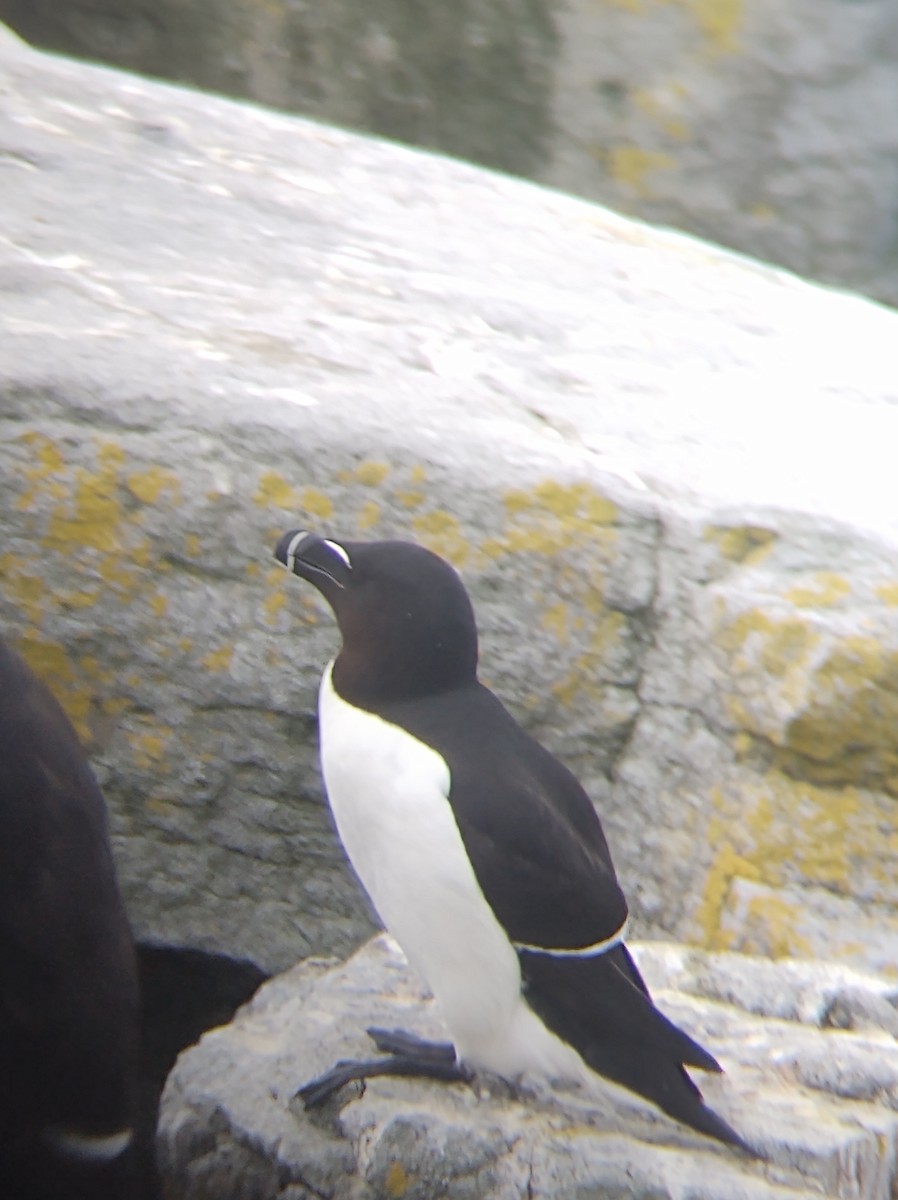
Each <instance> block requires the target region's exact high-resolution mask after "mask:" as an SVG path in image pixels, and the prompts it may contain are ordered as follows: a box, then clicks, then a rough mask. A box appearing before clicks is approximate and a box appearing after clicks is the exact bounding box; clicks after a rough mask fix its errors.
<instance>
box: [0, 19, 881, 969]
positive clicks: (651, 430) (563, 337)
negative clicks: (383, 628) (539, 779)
mask: <svg viewBox="0 0 898 1200" xmlns="http://www.w3.org/2000/svg"><path fill="white" fill-rule="evenodd" d="M0 73H2V80H3V85H2V87H3V90H2V96H0V172H2V175H0V178H2V183H3V197H4V205H3V212H4V217H3V228H2V230H0V334H2V336H0V511H2V514H3V525H4V538H3V544H2V547H0V622H2V626H3V629H4V632H5V634H6V636H8V637H10V638H11V640H12V641H13V642H14V643H15V644H16V645H18V646H19V647H20V648H21V649H22V651H23V652H24V653H25V655H26V656H27V658H28V660H29V661H30V662H31V664H32V665H33V666H34V667H35V669H36V670H38V671H39V672H40V673H41V674H42V675H43V676H44V677H45V678H47V679H48V680H49V681H50V682H51V684H52V685H53V687H54V689H55V690H56V691H57V693H58V694H59V695H60V696H61V698H62V699H63V701H64V702H65V703H66V705H67V708H68V711H69V713H70V715H71V716H72V718H73V719H74V721H75V722H76V724H77V726H78V729H79V732H80V733H81V734H82V736H83V737H84V738H85V739H86V741H87V743H88V745H89V747H90V750H91V753H92V756H93V762H94V765H95V767H96V769H97V771H98V773H99V775H100V777H101V781H102V784H103V787H104V791H105V794H106V797H107V800H108V802H109V805H110V808H111V811H112V816H113V822H114V836H115V845H116V850H117V855H118V864H119V873H120V878H121V880H122V883H123V887H124V889H125V892H126V897H127V900H128V904H129V908H130V911H131V913H132V916H133V919H134V922H135V925H136V927H137V931H138V933H139V935H140V936H143V937H149V938H152V939H154V940H161V941H166V942H176V943H181V944H189V945H194V946H197V947H200V948H203V949H207V950H213V951H216V950H223V951H225V952H227V953H229V954H232V955H235V956H243V957H249V958H252V959H254V960H255V961H256V962H258V963H259V964H260V965H262V966H263V967H265V968H266V969H269V970H271V969H277V968H281V967H284V966H286V965H288V964H290V963H291V962H293V961H295V959H296V958H298V957H301V956H303V955H306V954H309V953H332V952H338V953H343V952H345V951H347V950H348V949H350V948H351V947H353V946H354V945H356V944H358V942H359V941H360V940H361V939H362V938H364V937H365V936H366V935H367V934H368V933H370V931H371V929H372V922H371V918H370V914H369V913H368V912H367V910H366V908H365V905H364V903H363V901H362V900H361V898H360V895H359V892H358V889H357V887H356V884H355V882H354V881H353V880H352V879H351V877H350V876H349V874H348V872H347V871H346V868H345V866H344V864H343V859H342V855H341V852H340V850H339V848H338V847H337V845H336V842H335V839H334V836H333V832H332V829H331V826H330V822H329V818H328V814H327V811H326V807H325V804H324V800H323V797H322V793H321V787H320V780H319V776H318V770H317V756H316V746H315V732H316V731H315V702H316V701H315V695H316V687H317V680H318V677H319V675H320V671H321V669H322V667H323V665H324V663H325V662H326V661H327V659H328V657H329V656H330V655H332V654H333V653H334V651H335V649H336V646H337V639H336V633H335V630H334V627H333V624H332V620H331V618H330V616H329V614H328V613H327V612H326V611H325V610H324V609H323V607H322V606H321V605H320V604H319V603H318V602H317V600H316V598H315V596H314V595H313V594H311V589H305V590H304V589H303V588H302V587H301V585H299V584H298V581H296V580H295V579H292V578H291V577H290V576H288V575H287V574H286V573H285V572H283V571H282V570H281V569H280V568H278V567H277V566H276V564H275V563H274V561H273V559H272V548H273V545H274V543H275V541H276V538H277V536H278V535H279V534H280V532H282V531H283V530H284V529H285V528H290V527H296V526H297V525H305V526H308V527H310V528H314V529H318V530H322V531H325V532H330V533H333V534H334V535H336V536H339V535H341V534H342V535H344V536H349V537H370V538H377V537H384V536H402V537H409V538H412V539H416V540H418V541H421V542H424V543H425V544H427V545H429V546H431V547H432V548H433V549H435V550H437V551H438V552H440V553H442V554H444V555H446V556H447V557H449V558H450V559H451V560H452V561H453V562H455V563H456V564H457V565H458V566H459V567H460V568H461V570H462V571H463V573H464V576H465V579H466V582H467V583H468V586H469V588H470V590H471V593H472V596H473V599H474V603H475V606H476V609H477V612H478V616H479V621H480V626H481V635H482V638H481V641H482V671H483V677H484V679H485V680H486V681H487V682H488V683H489V684H490V685H491V686H493V687H494V688H495V690H496V691H497V692H498V693H499V694H500V695H501V696H502V697H503V699H505V700H506V701H507V703H508V704H509V705H510V707H511V708H512V709H513V710H514V712H515V713H516V715H517V716H518V717H519V718H520V719H521V720H522V721H524V722H525V724H526V725H527V727H528V728H529V729H530V730H531V731H532V732H533V733H534V734H536V736H538V737H539V738H541V739H542V740H544V741H545V742H546V743H547V744H548V745H549V746H550V747H551V748H552V749H553V750H554V751H555V752H556V753H558V754H559V755H561V756H562V758H563V759H564V760H565V761H566V762H567V763H568V764H569V766H570V767H571V768H572V769H573V770H574V771H575V772H576V773H577V774H578V775H579V776H580V777H581V778H582V780H583V782H584V784H585V785H586V787H587V788H588V789H589V791H590V792H591V794H592V796H593V798H594V800H595V802H596V804H597V805H598V807H599V810H600V812H601V814H602V818H603V821H604V823H605V827H606V830H607V833H608V836H609V841H610V843H611V846H612V850H613V852H614V855H615V859H616V862H617V865H618V868H619V871H620V874H621V877H622V881H623V884H624V887H625V889H626V891H627V893H628V895H629V896H630V899H631V901H632V907H633V909H634V912H635V916H636V920H637V928H638V929H640V930H642V931H646V930H647V931H649V932H652V933H655V934H659V935H666V936H672V937H675V938H678V939H680V940H685V941H689V942H692V943H696V944H699V945H703V946H705V947H708V948H715V949H741V950H747V951H751V952H757V953H761V954H774V955H786V956H788V955H792V956H803V957H810V958H813V957H817V956H822V957H825V958H836V959H843V960H845V961H850V962H854V963H855V964H857V965H861V966H866V967H868V968H871V969H879V968H889V967H890V966H891V965H892V964H894V962H895V961H896V955H898V877H896V873H895V870H894V862H895V855H896V851H898V834H896V832H895V830H896V822H895V805H896V799H898V751H896V738H895V730H896V728H898V682H896V681H898V620H896V612H898V566H896V553H895V551H896V545H898V505H896V503H895V500H896V485H895V470H894V461H895V454H894V448H895V446H896V445H898V392H896V384H895V372H894V358H895V354H894V348H895V346H896V344H898V316H896V315H895V314H892V313H890V312H888V311H887V310H884V309H881V308H878V307H877V306H876V305H874V304H872V303H869V302H867V301H863V300H860V299H857V298H854V297H851V296H847V295H841V294H836V293H832V292H828V291H826V290H824V289H821V288H817V287H811V286H808V285H806V284H804V283H802V282H800V281H799V280H797V279H795V278H793V277H791V276H787V275H785V274H783V273H779V272H776V271H773V270H771V269H769V268H766V267H762V266H760V265H759V264H756V263H751V262H747V261H743V260H740V259H737V258H734V257H733V256H731V255H729V254H727V253H725V252H723V251H720V250H717V249H715V248H714V247H712V246H709V245H705V244H702V243H699V242H695V241H691V240H689V239H686V238H683V237H680V236H676V235H672V234H670V233H665V232H662V231H658V230H654V229H652V228H650V227H648V226H644V225H639V224H636V223H633V222H630V221H626V220H623V219H621V218H618V217H615V216H613V215H611V214H609V213H608V212H607V211H605V210H603V209H601V208H598V207H596V206H594V205H591V204H587V203H584V202H581V201H577V200H574V199H571V198H567V197H564V196H562V195H559V194H556V193H553V192H549V191H545V190H541V189H539V188H536V187H533V186H531V185H528V184H524V183H522V182H519V181H515V180H512V179H509V178H505V177H501V176H498V175H493V174H490V173H488V172H486V171H482V170H479V169H476V168H473V167H468V166H464V165H461V164H459V163H456V162H452V161H448V160H445V159H442V158H439V157H436V156H431V155H426V154H422V153H416V152H413V151H410V150H405V149H401V148H399V147H397V146H395V145H389V144H386V143H382V142H378V141H375V140H371V139H365V138H361V137H355V136H352V135H349V134H347V133H344V132H340V131H338V130H335V129H332V128H329V127H326V126H323V125H318V124H314V123H312V122H309V121H305V120H301V119H299V118H291V117H286V116H283V115H278V114H275V113H272V112H268V111H265V110H263V109H260V108H255V107H252V106H250V105H241V104H236V103H231V102H228V101H225V100H222V99H216V98H214V97H210V96H204V95H201V94H198V93H194V92H189V91H186V90H181V89H179V88H176V87H171V86H165V85H162V84H157V83H150V82H147V81H144V80H139V79H137V78H134V77H131V76H128V75H125V74H121V73H118V72H115V71H110V70H106V69H101V68H95V67H89V66H86V65H83V64H78V63H74V62H69V61H66V60H63V59H57V58H54V57H51V56H47V55H43V54H40V53H37V52H35V51H33V50H31V49H28V48H27V47H25V46H24V45H23V44H21V43H20V42H18V41H17V40H16V39H15V38H14V37H12V35H8V34H4V35H3V37H2V39H0Z"/></svg>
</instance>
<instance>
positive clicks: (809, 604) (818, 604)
mask: <svg viewBox="0 0 898 1200" xmlns="http://www.w3.org/2000/svg"><path fill="white" fill-rule="evenodd" d="M850 595H851V584H850V583H849V582H848V580H847V579H845V577H844V576H842V575H839V574H837V573H836V572H835V571H818V572H817V574H816V575H812V576H811V577H810V579H808V580H807V582H804V583H800V584H795V585H794V586H793V587H791V588H789V589H788V591H787V592H786V599H787V600H788V601H790V603H792V604H795V605H796V606H797V607H798V608H832V607H833V606H835V605H836V604H838V603H840V601H842V600H844V599H845V598H846V597H847V596H850Z"/></svg>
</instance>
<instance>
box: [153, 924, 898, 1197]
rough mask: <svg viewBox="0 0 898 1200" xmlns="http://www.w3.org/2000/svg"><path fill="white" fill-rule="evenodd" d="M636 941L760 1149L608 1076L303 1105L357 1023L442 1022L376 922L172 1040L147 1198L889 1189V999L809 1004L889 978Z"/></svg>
mask: <svg viewBox="0 0 898 1200" xmlns="http://www.w3.org/2000/svg"><path fill="white" fill-rule="evenodd" d="M636 950H637V956H638V959H639V965H640V968H641V969H642V970H644V971H645V973H646V975H647V976H648V978H649V979H650V982H651V986H652V987H653V988H654V990H655V993H656V998H657V999H658V1000H659V1002H660V1003H661V1005H662V1007H663V1008H664V1009H665V1010H666V1011H667V1012H669V1013H670V1014H671V1015H672V1016H673V1017H674V1019H675V1020H676V1021H677V1022H678V1023H680V1024H682V1025H683V1026H684V1027H685V1028H686V1029H687V1030H688V1031H689V1032H690V1033H692V1034H693V1035H694V1036H696V1037H698V1039H699V1040H700V1041H702V1042H704V1043H705V1044H708V1045H709V1046H710V1047H711V1048H712V1049H713V1051H714V1053H715V1054H717V1055H718V1056H719V1057H720V1058H721V1060H722V1062H723V1065H724V1066H725V1068H726V1072H727V1073H726V1075H725V1076H723V1077H721V1078H711V1079H708V1080H703V1081H702V1087H703V1090H704V1091H705V1093H706V1095H707V1097H708V1098H709V1100H711V1102H712V1103H713V1105H714V1107H715V1108H717V1109H718V1110H719V1111H720V1112H721V1113H722V1114H724V1115H725V1116H726V1118H727V1119H728V1120H730V1121H731V1122H732V1123H733V1124H734V1125H735V1126H736V1128H737V1129H738V1130H739V1131H740V1132H741V1133H743V1134H744V1135H745V1136H746V1137H747V1138H748V1140H749V1141H750V1142H751V1143H752V1144H753V1145H754V1146H755V1147H756V1149H757V1150H758V1151H759V1153H760V1154H761V1155H762V1156H763V1158H762V1159H761V1160H758V1161H754V1160H751V1159H748V1158H747V1157H746V1156H742V1155H739V1154H737V1153H734V1152H732V1151H730V1150H727V1149H725V1148H723V1147H721V1146H719V1145H718V1144H716V1143H713V1142H711V1141H710V1140H708V1139H705V1138H702V1137H700V1136H698V1135H695V1134H693V1133H691V1132H690V1131H688V1130H685V1129H684V1128H682V1127H680V1126H679V1125H677V1124H675V1123H674V1122H673V1121H671V1120H669V1119H668V1118H666V1117H663V1116H662V1115H661V1114H660V1113H658V1112H656V1111H655V1110H653V1109H649V1108H648V1106H646V1105H643V1104H641V1103H640V1102H639V1101H638V1100H636V1098H635V1097H632V1096H631V1095H629V1093H626V1092H623V1091H622V1090H620V1089H615V1088H612V1087H611V1086H608V1087H606V1088H597V1089H596V1094H595V1095H591V1094H590V1093H589V1092H587V1091H585V1090H577V1089H570V1088H568V1089H562V1088H558V1089H554V1090H553V1089H552V1088H550V1087H549V1086H548V1085H547V1084H545V1083H544V1082H540V1081H538V1080H535V1079H527V1080H525V1081H524V1082H523V1087H522V1088H521V1089H518V1090H511V1089H509V1088H508V1087H507V1086H506V1085H504V1084H503V1083H502V1082H501V1081H498V1080H488V1079H481V1080H479V1081H478V1083H477V1086H476V1087H475V1088H473V1089H472V1088H469V1087H466V1086H461V1085H448V1084H439V1083H432V1082H422V1081H417V1080H415V1081H412V1080H401V1079H391V1080H388V1079H379V1080H371V1081H369V1082H368V1083H367V1085H366V1086H365V1088H364V1089H362V1088H361V1086H360V1085H357V1084H352V1085H350V1086H349V1087H348V1088H346V1089H344V1091H343V1092H342V1093H341V1094H340V1095H339V1097H336V1098H335V1099H334V1100H333V1101H330V1102H329V1103H328V1106H327V1108H326V1109H325V1110H324V1111H319V1112H315V1113H312V1114H309V1113H306V1112H305V1111H304V1110H303V1107H302V1104H301V1101H299V1100H298V1098H296V1097H295V1092H296V1089H297V1088H298V1087H299V1086H300V1085H301V1084H302V1083H305V1082H307V1081H308V1079H309V1078H310V1077H314V1076H315V1075H316V1074H318V1073H320V1072H321V1071H323V1070H325V1069H327V1068H328V1067H330V1066H331V1065H333V1063H334V1062H335V1061H337V1060H338V1059H340V1058H355V1057H357V1056H364V1057H367V1056H369V1055H370V1054H371V1045H370V1043H367V1041H366V1038H365V1035H364V1029H365V1027H366V1026H367V1025H370V1024H380V1025H384V1026H386V1027H388V1028H389V1027H395V1026H399V1027H401V1028H405V1029H409V1030H411V1031H413V1032H416V1033H418V1034H421V1035H424V1036H427V1037H439V1036H441V1029H440V1023H439V1019H438V1016H437V1013H436V1012H435V1010H434V1007H433V1004H432V1002H431V1001H430V1000H429V999H428V998H426V997H425V995H424V994H423V993H422V991H421V989H420V987H419V985H418V983H417V981H416V979H415V978H414V977H413V976H412V974H411V973H410V972H409V971H408V970H407V969H406V967H405V964H404V960H403V959H402V957H401V955H400V954H399V952H398V951H397V949H396V947H395V943H393V942H392V941H391V940H390V939H388V938H387V937H385V936H382V937H380V938H377V939H375V940H374V941H372V942H370V943H369V944H368V945H367V946H365V947H364V948H363V949H362V950H360V951H359V952H358V953H357V954H356V955H355V956H354V957H353V958H351V959H350V960H349V961H348V962H347V963H345V964H342V965H333V964H329V963H327V962H322V961H309V962H306V963H303V964H301V965H300V966H298V967H296V968H294V969H293V970H291V971H289V972H287V973H286V974H284V975H282V976H280V977H278V978H276V979H275V980H273V981H271V982H270V983H268V984H266V985H265V986H264V987H263V988H262V989H261V991H260V992H259V993H257V995H256V997H255V999H254V1000H253V1001H252V1003H251V1004H250V1005H248V1006H247V1007H246V1008H244V1009H242V1010H241V1011H240V1013H238V1015H237V1018H236V1020H235V1021H234V1022H233V1023H232V1024H231V1025H229V1026H226V1027H224V1028H222V1029H218V1030H214V1031H213V1032H211V1033H209V1034H207V1035H206V1036H205V1037H204V1038H203V1039H202V1041H201V1042H200V1043H199V1045H198V1046H196V1047H194V1048H193V1049H192V1050H190V1051H188V1052H187V1053H186V1054H184V1055H182V1056H181V1058H180V1059H179V1060H178V1063H177V1066H176V1067H175V1070H174V1072H173V1073H172V1075H171V1076H170V1077H169V1080H168V1083H167V1086H166V1091H165V1093H164V1095H163V1100H162V1119H161V1125H160V1155H161V1163H162V1171H163V1176H164V1178H165V1181H166V1185H167V1187H168V1195H170V1196H171V1197H172V1198H173V1200H181V1198H182V1197H183V1198H184V1200H205V1198H206V1197H210V1198H211V1197H213V1196H214V1197H216V1200H229V1198H231V1197H244V1196H254V1195H260V1196H261V1195H264V1196H266V1197H271V1198H274V1197H282V1196H283V1197H290V1200H301V1198H304V1197H312V1196H316V1197H318V1196H328V1197H330V1198H331V1200H339V1198H340V1197H350V1196H351V1197H353V1198H354V1200H366V1198H368V1197H371V1198H373V1197H381V1196H389V1197H400V1196H401V1197H408V1198H420V1200H430V1198H431V1197H433V1196H437V1195H439V1196H446V1197H452V1198H456V1197H459V1198H461V1197H470V1198H471V1200H475V1198H479V1197H482V1196H489V1197H490V1198H491V1200H493V1198H495V1200H512V1198H515V1197H525V1196H526V1197H528V1200H538V1198H543V1197H555V1196H565V1197H570V1196H584V1197H585V1196H590V1197H593V1196H594V1197H620V1196H624V1195H626V1196H633V1197H644V1198H645V1200H649V1198H651V1200H663V1198H667V1197H670V1198H674V1197H677V1198H680V1197H696V1198H697V1197H702V1198H703V1200H715V1198H717V1197H720V1200H761V1198H762V1197H763V1198H764V1200H768V1198H769V1200H774V1198H776V1200H787V1198H789V1200H798V1198H799V1197H802V1198H804V1197H808V1198H809V1197H811V1196H819V1195H821V1194H822V1195H826V1196H829V1197H832V1198H833V1200H837V1198H838V1200H848V1198H850V1200H887V1198H888V1197H889V1196H891V1195H892V1187H893V1186H894V1183H895V1180H896V1174H898V1172H896V1147H898V1111H896V1109H898V1045H896V1043H895V1040H894V1037H893V1035H892V1029H893V1027H894V1018H895V1009H894V1007H893V1005H892V1004H891V1002H887V1007H888V1008H889V1010H890V1012H891V1016H890V1017H889V1018H888V1019H887V1021H886V1023H885V1024H884V1025H883V1026H879V1025H878V1024H877V1023H876V1021H875V1020H871V1021H865V1023H864V1027H863V1029H862V1030H861V1029H854V1030H851V1031H847V1030H845V1029H839V1030H835V1029H833V1028H830V1027H828V1025H827V1023H826V1021H825V1019H824V1018H823V1015H822V1014H823V1012H824V1010H825V1009H826V1008H827V1005H828V1004H829V999H828V998H830V997H831V996H832V995H833V989H834V988H837V987H839V986H843V985H844V986H848V984H849V981H850V987H851V989H852V994H853V995H854V996H855V997H856V1000H855V1003H856V1004H857V1005H859V1006H860V1007H862V1008H864V1011H866V1012H873V1011H874V1010H875V1009H876V1008H877V1005H879V1004H880V1003H881V1002H882V1001H883V997H884V996H885V995H886V994H888V995H890V996H891V997H892V999H894V998H895V995H896V992H895V987H894V985H889V984H887V983H886V982H885V981H883V980H880V979H877V978H876V977H873V976H864V975H860V974H859V973H856V972H855V973H850V972H846V971H845V969H844V968H842V967H839V966H830V965H826V964H813V965H812V964H803V965H801V966H800V967H797V966H796V965H794V964H785V963H784V964H772V963H770V962H767V961H758V960H755V959H751V958H747V957H743V956H738V955H733V954H727V955H715V954H706V953H701V952H698V951H694V950H686V949H685V948H684V947H681V946H672V945H662V944H652V943H643V944H641V945H639V946H637V947H636ZM761 978H762V979H763V987H760V986H759V982H758V981H759V979H761ZM743 997H745V1001H744V1002H743ZM443 1036H445V1035H443ZM698 1074H700V1073H698ZM266 1188H267V1189H268V1190H265V1189H266Z"/></svg>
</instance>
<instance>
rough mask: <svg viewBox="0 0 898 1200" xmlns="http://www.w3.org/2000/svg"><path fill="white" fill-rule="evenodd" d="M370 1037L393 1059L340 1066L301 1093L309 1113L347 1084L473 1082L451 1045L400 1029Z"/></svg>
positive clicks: (379, 1031)
mask: <svg viewBox="0 0 898 1200" xmlns="http://www.w3.org/2000/svg"><path fill="white" fill-rule="evenodd" d="M368 1035H369V1037H370V1038H371V1039H372V1041H373V1042H374V1044H375V1046H377V1048H378V1050H382V1051H384V1053H385V1054H387V1055H388V1056H389V1057H387V1058H374V1059H368V1060H366V1061H362V1062H352V1061H341V1062H338V1063H337V1064H336V1066H334V1067H332V1068H331V1069H330V1070H329V1071H326V1072H325V1073H324V1075H321V1076H319V1077H318V1078H317V1079H312V1080H310V1082H309V1083H307V1084H304V1085H303V1087H301V1088H300V1089H299V1091H298V1092H297V1095H298V1096H299V1097H300V1099H301V1100H302V1102H303V1105H304V1106H305V1107H306V1108H307V1109H308V1108H315V1107H316V1106H317V1105H319V1104H323V1103H324V1101H325V1100H327V1099H328V1098H329V1097H330V1096H332V1095H333V1094H334V1093H335V1092H337V1091H339V1090H340V1088H342V1087H344V1086H345V1085H346V1084H347V1083H353V1082H355V1081H364V1080H366V1079H372V1078H376V1077H377V1076H379V1075H381V1076H382V1075H400V1076H405V1077H406V1078H418V1079H439V1080H442V1081H444V1082H449V1083H470V1081H471V1078H472V1076H471V1073H470V1072H469V1071H468V1070H466V1069H465V1068H464V1067H463V1066H460V1065H459V1063H458V1062H456V1057H455V1047H454V1046H453V1045H452V1043H451V1042H427V1041H424V1040H423V1039H422V1038H418V1037H415V1036H414V1034H410V1033H403V1031H402V1030H400V1029H369V1030H368Z"/></svg>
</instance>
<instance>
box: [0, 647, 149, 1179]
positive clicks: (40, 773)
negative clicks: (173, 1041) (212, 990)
mask: <svg viewBox="0 0 898 1200" xmlns="http://www.w3.org/2000/svg"><path fill="white" fill-rule="evenodd" d="M138 1023H139V1013H138V989H137V974H136V966H135V958H134V951H133V947H132V941H131V934H130V930H129V927H128V922H127V919H126V917H125V912H124V909H123V906H122V901H121V897H120V895H119V890H118V886H117V883H116V877H115V871H114V868H113V862H112V856H111V853H110V848H109V839H108V833H107V821H106V806H105V804H104V801H103V796H102V794H101V792H100V789H99V787H98V785H97V782H96V780H95V778H94V776H93V773H92V771H91V769H90V766H89V765H88V762H87V759H86V757H85V755H84V751H83V750H82V748H81V745H80V744H79V741H78V738H77V736H76V734H75V731H74V729H73V728H72V726H71V724H70V723H69V720H68V718H67V717H66V715H65V713H64V712H63V710H62V708H61V707H60V705H59V704H58V703H57V702H56V700H55V699H54V697H53V695H52V694H51V692H50V691H49V689H48V688H47V687H46V686H45V685H44V684H43V683H41V682H40V681H39V680H38V679H37V678H36V676H35V675H34V674H33V673H32V671H31V670H30V668H29V667H28V666H26V664H25V662H24V661H23V660H22V659H21V658H20V657H19V656H18V655H17V654H15V653H14V652H13V651H12V650H11V649H10V648H9V647H8V646H6V645H5V644H3V642H2V641H0V1194H2V1195H3V1196H4V1197H7V1196H8V1197H10V1200H13V1198H14V1200H82V1198H83V1200H88V1198H90V1200H125V1198H126V1197H127V1198H128V1200H130V1198H131V1197H133V1196H135V1195H136V1194H137V1188H136V1186H135V1182H134V1179H133V1163H132V1161H131V1160H132V1143H133V1141H134V1124H135V1114H136V1105H137V1092H138V1079H137V1074H138V1056H139V1046H138V1039H139V1034H138Z"/></svg>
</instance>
